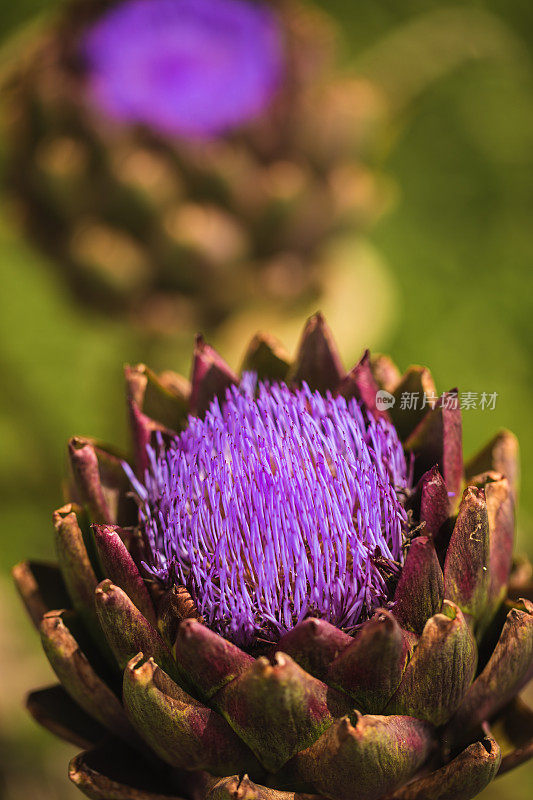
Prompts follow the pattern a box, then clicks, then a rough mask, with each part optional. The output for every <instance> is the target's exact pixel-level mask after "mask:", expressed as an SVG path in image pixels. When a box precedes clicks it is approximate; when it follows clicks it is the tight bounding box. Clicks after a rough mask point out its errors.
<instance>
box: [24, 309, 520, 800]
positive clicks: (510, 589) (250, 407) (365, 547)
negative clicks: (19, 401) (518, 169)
mask: <svg viewBox="0 0 533 800" xmlns="http://www.w3.org/2000/svg"><path fill="white" fill-rule="evenodd" d="M126 383H127V398H128V406H129V412H130V421H131V431H132V439H133V447H132V456H131V458H129V459H126V458H124V457H122V456H120V455H119V454H118V453H116V452H114V451H112V450H111V449H109V448H107V447H105V446H104V445H102V444H101V443H99V442H96V441H93V440H91V439H82V438H75V439H72V440H71V442H70V443H69V454H70V466H71V469H70V479H69V481H68V487H67V493H68V503H67V505H64V506H63V507H62V508H60V509H59V510H58V511H56V512H55V514H54V525H55V541H56V548H57V556H58V565H57V566H55V565H51V564H42V563H39V564H38V563H31V562H25V563H22V564H20V565H18V566H17V567H16V568H15V570H14V575H15V579H16V582H17V585H18V588H19V591H20V594H21V596H22V598H23V600H24V602H25V604H26V606H27V608H28V611H29V612H30V615H31V616H32V618H33V620H34V622H35V624H36V625H37V627H38V628H39V629H40V632H41V636H42V641H43V645H44V650H45V653H46V655H47V657H48V659H49V661H50V664H51V665H52V667H53V669H54V671H55V673H56V675H57V677H58V679H59V684H58V685H56V686H52V687H50V688H46V689H41V690H39V691H36V692H33V693H32V694H30V696H29V700H28V707H29V709H30V711H31V713H32V714H33V716H34V717H35V718H36V719H37V720H38V721H39V722H40V723H41V724H43V725H44V726H45V727H47V728H48V729H50V730H51V731H53V732H54V733H56V734H58V735H59V736H61V737H63V738H65V739H67V740H68V741H71V742H74V743H76V744H78V745H80V746H82V747H84V748H85V752H83V753H81V754H80V755H78V756H77V757H75V758H74V759H73V761H72V763H71V765H70V777H71V779H72V780H73V781H74V783H75V784H76V785H77V786H78V787H79V788H80V789H81V790H82V791H83V792H84V793H85V794H86V795H87V796H88V797H90V798H98V799H99V800H100V799H101V800H111V799H112V800H133V798H135V800H162V798H176V799H177V798H189V800H200V799H203V798H209V800H229V799H230V798H242V800H245V799H246V800H255V799H257V800H319V799H320V798H329V800H374V799H375V800H377V798H387V800H393V798H394V800H437V798H440V799H441V800H444V799H445V798H447V799H448V800H449V798H454V800H467V798H472V797H474V796H475V795H476V794H478V792H480V791H481V790H482V789H483V788H484V787H485V786H486V785H487V784H488V783H489V782H490V781H491V780H492V779H493V778H494V777H495V776H496V775H497V774H498V773H502V772H504V771H506V770H508V769H510V768H512V767H514V766H516V765H518V764H520V763H521V762H523V761H525V760H526V759H527V758H529V757H530V756H531V755H533V712H532V711H531V710H529V709H528V708H527V707H526V706H525V705H524V703H523V702H522V700H521V699H520V698H519V692H520V691H521V689H522V688H523V687H524V686H525V685H526V683H527V682H528V681H529V679H530V678H531V677H532V676H533V603H532V600H533V593H532V586H531V583H529V584H528V580H530V579H529V578H528V574H529V573H528V570H527V568H526V566H525V565H524V564H521V565H518V566H517V565H516V564H515V563H513V559H512V551H513V538H514V504H515V498H516V484H517V480H518V467H517V458H518V453H517V443H516V440H515V438H514V436H513V435H512V434H511V433H509V432H506V431H502V432H500V433H499V434H498V435H497V436H496V437H495V438H494V439H493V440H492V441H491V442H490V443H489V444H488V445H487V446H486V447H485V448H484V449H483V450H482V451H481V452H480V453H479V454H478V455H477V456H476V457H475V458H474V459H473V460H471V461H470V462H469V463H467V464H466V465H463V456H462V443H461V411H460V408H459V407H458V403H457V393H456V392H455V391H452V392H446V393H444V394H442V395H441V396H440V398H439V399H437V400H435V402H433V403H431V404H430V405H428V406H427V407H426V408H418V409H412V410H410V411H404V410H402V407H401V406H402V404H401V403H399V402H396V403H395V402H393V401H394V400H395V399H397V398H399V397H400V396H401V394H402V393H403V392H405V391H410V392H413V391H417V392H424V393H426V394H427V396H433V395H434V393H435V386H434V383H433V381H432V377H431V375H430V373H429V371H428V370H427V369H423V368H421V367H411V368H410V369H409V370H408V371H407V372H406V373H405V374H404V375H403V376H402V375H400V373H399V372H398V370H397V368H396V367H395V366H394V365H393V363H392V362H391V361H390V360H389V359H388V358H386V357H384V356H378V357H375V358H371V357H370V356H369V354H368V352H366V353H365V354H364V355H363V356H362V358H361V360H360V361H359V362H358V363H357V364H356V365H355V367H353V369H352V370H351V371H349V372H346V371H345V370H344V369H343V367H342V364H341V361H340V358H339V354H338V351H337V349H336V346H335V344H334V342H333V338H332V335H331V333H330V331H329V329H328V328H327V326H326V324H325V321H324V319H323V317H322V316H321V315H315V316H314V317H312V318H311V319H310V320H309V321H308V323H307V325H306V327H305V329H304V332H303V334H302V337H301V340H300V344H299V348H298V351H297V355H296V358H295V360H294V361H293V362H291V361H290V360H289V359H288V358H287V356H286V354H285V352H284V351H283V349H282V348H281V346H280V345H279V344H278V343H277V342H276V341H274V340H273V339H271V338H269V337H266V336H257V337H255V338H254V340H253V341H252V342H251V344H250V346H249V348H248V351H247V354H246V357H245V361H244V365H243V374H242V376H241V377H240V378H239V377H238V376H237V375H236V374H234V373H233V372H232V371H231V370H230V369H229V367H228V366H227V365H226V363H225V362H224V361H223V360H222V358H221V357H220V356H219V355H218V354H217V353H216V352H215V351H214V350H213V349H212V348H211V347H210V346H208V345H207V344H206V343H205V342H204V340H203V339H201V338H198V339H197V341H196V345H195V350H194V356H193V366H192V380H191V384H190V385H189V383H188V382H187V381H186V380H185V379H184V378H182V377H181V376H179V375H177V374H176V373H172V372H165V373H163V374H161V375H159V376H158V375H156V374H154V373H153V372H151V371H150V370H149V369H148V368H147V367H145V366H143V365H140V366H136V367H128V368H126ZM383 397H385V398H388V402H387V403H383V402H378V401H377V400H376V398H378V400H379V399H381V398H383ZM383 405H387V406H388V409H383V408H382V406H383Z"/></svg>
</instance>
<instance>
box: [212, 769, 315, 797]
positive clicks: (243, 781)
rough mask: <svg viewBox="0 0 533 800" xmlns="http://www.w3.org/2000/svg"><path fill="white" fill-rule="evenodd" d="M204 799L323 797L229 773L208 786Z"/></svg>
mask: <svg viewBox="0 0 533 800" xmlns="http://www.w3.org/2000/svg"><path fill="white" fill-rule="evenodd" d="M205 800H323V797H322V796H320V797H319V796H318V795H315V794H307V793H306V794H301V793H300V792H290V791H287V792H286V791H282V790H280V789H271V788H270V787H267V786H262V785H261V784H259V783H254V782H253V781H251V780H250V778H249V777H248V775H230V777H229V778H221V779H220V780H218V781H216V782H215V783H214V785H213V786H211V787H210V788H209V790H208V792H207V794H206V795H205Z"/></svg>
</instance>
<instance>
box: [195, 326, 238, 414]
mask: <svg viewBox="0 0 533 800" xmlns="http://www.w3.org/2000/svg"><path fill="white" fill-rule="evenodd" d="M233 383H238V378H237V376H236V375H235V373H234V372H233V371H232V370H231V369H230V368H229V367H228V365H227V364H226V362H225V361H224V360H223V359H222V358H221V357H220V356H219V354H218V353H217V352H216V350H213V348H212V347H210V346H209V345H208V344H206V343H205V341H204V340H203V338H202V337H201V336H197V337H196V342H195V346H194V354H193V364H192V378H191V413H192V414H195V415H196V416H203V414H205V412H206V411H207V409H208V408H209V405H210V404H211V401H212V400H213V398H214V397H218V399H219V400H223V399H224V397H225V394H226V390H227V389H228V388H229V387H230V386H231V384H233Z"/></svg>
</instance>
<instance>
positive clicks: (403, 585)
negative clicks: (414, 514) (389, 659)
mask: <svg viewBox="0 0 533 800" xmlns="http://www.w3.org/2000/svg"><path fill="white" fill-rule="evenodd" d="M443 600H444V578H443V575H442V569H441V567H440V564H439V560H438V558H437V554H436V552H435V547H434V545H433V542H432V541H431V539H429V538H428V537H427V536H419V537H417V538H416V539H413V540H412V542H411V544H410V546H409V550H408V552H407V556H406V558H405V562H404V565H403V568H402V572H401V575H400V580H399V581H398V586H397V587H396V592H395V594H394V606H393V613H394V616H395V617H396V619H397V620H398V621H399V623H400V625H401V626H402V627H403V628H407V630H410V631H412V632H413V633H416V634H418V635H421V633H422V631H423V629H424V626H425V624H426V622H427V621H428V619H429V618H430V617H432V616H433V615H434V614H436V613H437V612H438V611H439V610H440V608H441V607H442V601H443Z"/></svg>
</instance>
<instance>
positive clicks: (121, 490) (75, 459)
mask: <svg viewBox="0 0 533 800" xmlns="http://www.w3.org/2000/svg"><path fill="white" fill-rule="evenodd" d="M68 452H69V457H70V464H71V468H72V474H73V477H74V481H75V484H76V488H77V492H78V498H77V499H78V500H79V502H80V503H81V504H82V505H84V506H86V507H87V510H88V512H89V515H90V517H91V519H92V520H93V521H94V522H100V523H107V524H113V523H116V522H117V521H118V518H119V515H120V510H121V509H120V501H121V498H122V497H123V496H124V494H125V490H126V487H127V478H126V475H125V473H124V469H123V468H122V461H121V459H120V458H119V457H118V456H116V455H114V454H112V453H110V452H108V451H107V450H105V449H104V448H103V447H102V446H99V445H98V444H97V443H96V442H95V441H93V440H92V439H84V438H81V437H80V436H76V437H73V438H72V439H70V441H69V443H68Z"/></svg>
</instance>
